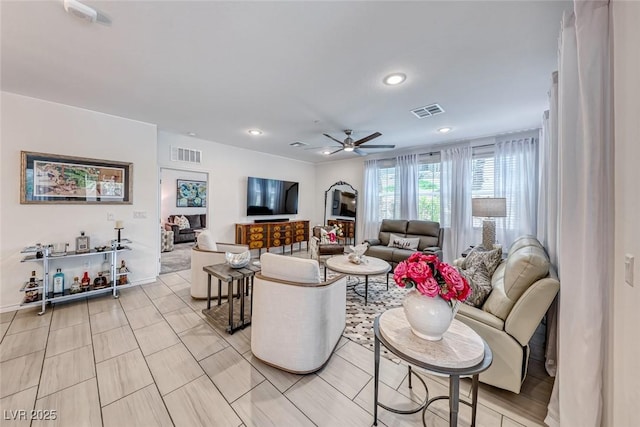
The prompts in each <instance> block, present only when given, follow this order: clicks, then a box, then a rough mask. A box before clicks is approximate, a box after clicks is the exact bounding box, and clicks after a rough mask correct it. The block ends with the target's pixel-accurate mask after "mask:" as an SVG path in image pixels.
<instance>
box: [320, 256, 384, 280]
mask: <svg viewBox="0 0 640 427" xmlns="http://www.w3.org/2000/svg"><path fill="white" fill-rule="evenodd" d="M364 260H365V261H364V262H363V263H361V264H354V263H352V262H350V261H349V259H348V258H347V255H338V256H334V257H331V258H329V259H327V261H325V263H326V265H327V267H329V269H331V270H333V271H337V272H338V273H343V274H349V275H351V276H371V275H374V274H384V273H386V272H388V271H389V270H391V266H390V265H389V263H388V262H386V261H384V260H381V259H379V258H374V257H370V256H365V257H364Z"/></svg>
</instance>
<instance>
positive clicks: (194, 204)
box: [176, 179, 207, 208]
mask: <svg viewBox="0 0 640 427" xmlns="http://www.w3.org/2000/svg"><path fill="white" fill-rule="evenodd" d="M177 181H178V189H177V191H176V206H177V207H179V208H204V207H206V206H207V182H206V181H190V180H187V179H179V180H177Z"/></svg>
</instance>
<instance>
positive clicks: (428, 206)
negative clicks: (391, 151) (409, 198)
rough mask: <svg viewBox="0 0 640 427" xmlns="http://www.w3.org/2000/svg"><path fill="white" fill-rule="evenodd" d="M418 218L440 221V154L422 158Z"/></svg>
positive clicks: (419, 174) (419, 177)
mask: <svg viewBox="0 0 640 427" xmlns="http://www.w3.org/2000/svg"><path fill="white" fill-rule="evenodd" d="M418 219H422V220H426V221H436V222H440V156H429V157H426V158H425V159H424V160H423V159H420V169H419V171H418Z"/></svg>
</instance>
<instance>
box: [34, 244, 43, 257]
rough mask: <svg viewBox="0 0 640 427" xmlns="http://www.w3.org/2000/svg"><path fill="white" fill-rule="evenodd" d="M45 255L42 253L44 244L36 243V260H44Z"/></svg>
mask: <svg viewBox="0 0 640 427" xmlns="http://www.w3.org/2000/svg"><path fill="white" fill-rule="evenodd" d="M43 256H44V254H43V253H42V244H40V243H36V258H42V257H43Z"/></svg>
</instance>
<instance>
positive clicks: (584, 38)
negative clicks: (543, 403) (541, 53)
mask: <svg viewBox="0 0 640 427" xmlns="http://www.w3.org/2000/svg"><path fill="white" fill-rule="evenodd" d="M562 24H563V25H562V32H561V35H560V43H559V69H558V72H559V75H558V154H559V162H558V170H559V174H558V177H559V184H560V186H559V191H560V198H559V200H560V204H559V213H560V216H559V225H558V230H559V236H558V240H559V245H558V259H559V267H560V273H561V277H560V292H561V295H560V299H559V311H558V370H557V374H556V380H555V383H554V387H553V392H552V395H551V401H550V402H549V407H548V413H547V418H546V419H545V422H546V423H547V424H548V425H550V426H552V427H555V426H582V427H588V426H599V425H600V424H601V420H602V394H603V371H604V357H603V351H604V350H603V349H604V348H606V346H607V341H606V336H607V335H606V334H607V330H608V326H609V325H608V324H607V322H608V318H609V310H608V307H609V301H608V295H609V288H610V286H612V284H613V268H612V266H613V262H612V261H613V260H612V256H613V190H614V188H613V166H612V165H613V149H612V147H613V141H612V135H611V111H612V110H611V99H610V57H609V43H610V39H609V4H608V1H575V2H574V13H572V14H566V15H565V16H564V18H563V23H562Z"/></svg>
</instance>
